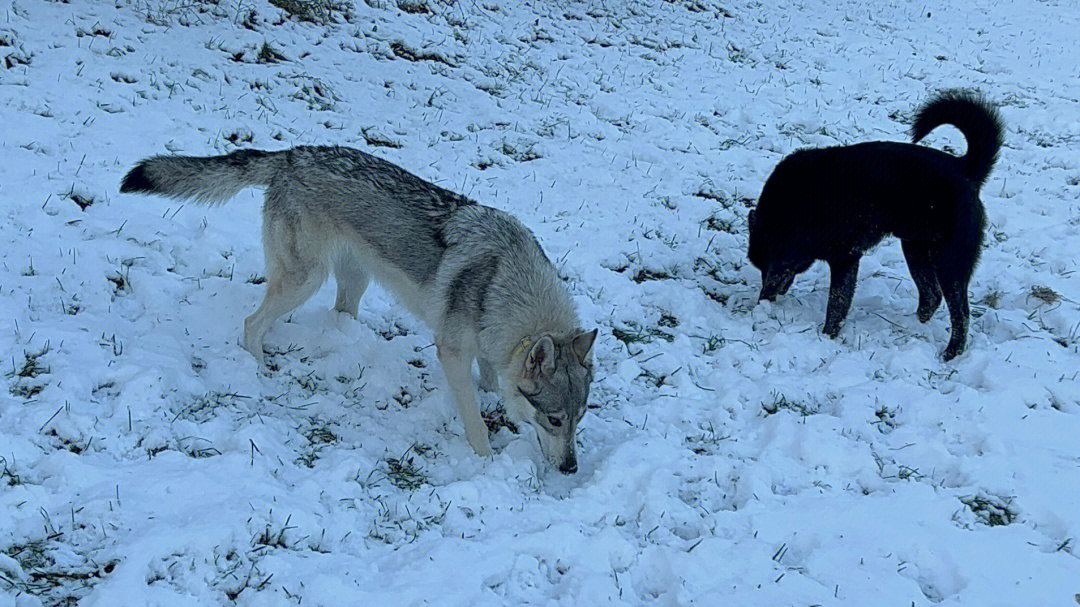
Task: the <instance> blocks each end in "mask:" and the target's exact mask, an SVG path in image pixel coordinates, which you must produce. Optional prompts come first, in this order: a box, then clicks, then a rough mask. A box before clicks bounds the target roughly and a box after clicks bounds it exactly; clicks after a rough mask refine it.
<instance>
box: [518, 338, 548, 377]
mask: <svg viewBox="0 0 1080 607" xmlns="http://www.w3.org/2000/svg"><path fill="white" fill-rule="evenodd" d="M525 372H526V374H527V375H528V376H529V377H536V376H538V375H551V374H552V373H554V372H555V342H553V341H551V337H550V336H549V335H545V336H543V337H541V338H540V340H539V341H537V342H536V344H535V345H534V346H533V347H532V350H529V355H528V356H526V357H525Z"/></svg>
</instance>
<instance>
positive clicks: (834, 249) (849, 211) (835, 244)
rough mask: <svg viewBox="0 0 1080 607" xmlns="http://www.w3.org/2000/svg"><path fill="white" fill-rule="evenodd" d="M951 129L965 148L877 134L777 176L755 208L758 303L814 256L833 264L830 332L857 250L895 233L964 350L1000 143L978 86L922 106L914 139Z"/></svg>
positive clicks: (801, 154)
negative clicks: (970, 289) (986, 198)
mask: <svg viewBox="0 0 1080 607" xmlns="http://www.w3.org/2000/svg"><path fill="white" fill-rule="evenodd" d="M942 124H952V125H954V126H956V127H957V128H958V129H959V130H960V131H961V132H962V133H963V134H964V136H965V138H966V139H967V143H968V151H967V153H966V154H965V155H964V156H961V157H956V156H953V155H951V154H947V153H945V152H941V151H939V150H935V149H932V148H928V147H924V146H920V145H915V144H912V143H902V142H886V141H875V142H869V143H860V144H855V145H850V146H840V147H831V148H820V149H807V150H799V151H797V152H794V153H792V154H790V155H789V156H787V157H786V158H784V159H783V160H782V161H781V162H780V163H779V164H778V165H777V167H776V169H775V170H774V171H773V173H772V174H771V175H770V176H769V178H768V180H767V181H766V182H765V186H764V188H763V189H762V192H761V197H760V198H759V200H758V205H757V207H756V208H755V209H754V210H753V211H751V215H750V243H749V251H748V255H749V257H750V261H751V262H752V263H753V264H754V265H755V266H756V267H757V268H758V269H759V270H761V273H762V289H761V296H760V297H761V299H773V298H775V296H776V295H782V294H783V293H784V292H785V291H786V290H787V288H788V287H789V286H790V284H791V281H792V279H793V277H794V276H795V275H796V274H798V273H800V272H802V271H805V270H806V269H807V268H808V267H809V266H810V264H811V263H812V262H813V261H814V260H824V261H826V262H828V264H829V268H830V281H831V284H830V294H829V310H828V313H827V315H826V323H825V327H824V331H825V332H826V333H827V334H829V335H831V336H834V337H835V335H836V334H837V333H838V332H839V328H840V323H841V322H842V321H843V319H844V317H845V316H846V315H847V310H848V307H849V305H850V299H851V294H852V293H853V292H854V279H855V274H856V272H857V270H858V262H859V258H860V256H861V255H862V254H863V253H864V252H865V251H867V250H868V249H869V248H870V247H872V246H874V245H875V244H877V243H878V242H880V241H881V239H882V238H884V237H885V236H886V235H889V234H893V235H895V236H897V237H898V238H899V239H900V240H901V242H902V244H903V247H904V255H905V258H906V259H907V261H908V266H909V268H910V269H911V271H912V277H913V278H914V279H915V282H916V285H917V286H918V287H919V292H920V303H919V310H918V313H919V318H920V320H923V321H924V322H925V320H926V319H928V318H929V317H930V315H932V314H933V311H934V310H935V309H936V308H937V306H938V305H939V303H940V300H941V298H942V295H943V294H944V296H945V298H946V301H947V302H948V303H949V311H950V314H951V316H952V321H953V336H952V339H951V340H950V342H949V346H948V347H947V348H946V351H945V357H946V359H948V358H952V357H953V356H955V355H956V354H958V353H959V351H960V350H961V349H962V348H963V341H964V335H965V334H966V326H967V316H968V313H967V284H968V282H969V281H970V278H971V274H972V270H973V269H974V267H975V264H976V262H977V261H978V255H979V250H980V247H981V244H982V236H983V232H984V230H985V224H986V218H985V213H984V211H983V207H982V203H981V202H980V201H979V188H980V187H981V185H982V184H983V182H985V180H986V177H987V175H988V174H989V172H990V169H991V168H992V166H993V163H994V161H995V159H996V157H997V153H998V150H999V149H1000V147H1001V140H1002V126H1001V122H1000V119H999V118H998V116H997V113H996V111H995V110H994V109H993V107H992V106H990V105H989V104H988V103H986V102H985V101H984V100H982V99H981V98H980V97H978V96H976V95H973V94H971V93H964V92H957V91H948V92H945V93H943V94H941V95H938V96H937V97H935V98H934V99H932V100H931V101H930V102H928V103H927V104H925V105H924V106H923V107H922V108H920V110H919V112H918V114H917V116H916V119H915V124H914V126H913V128H912V136H913V138H914V140H915V141H918V140H919V139H921V138H922V137H924V136H925V135H926V134H927V133H929V132H930V131H931V130H933V129H934V128H936V127H937V126H940V125H942Z"/></svg>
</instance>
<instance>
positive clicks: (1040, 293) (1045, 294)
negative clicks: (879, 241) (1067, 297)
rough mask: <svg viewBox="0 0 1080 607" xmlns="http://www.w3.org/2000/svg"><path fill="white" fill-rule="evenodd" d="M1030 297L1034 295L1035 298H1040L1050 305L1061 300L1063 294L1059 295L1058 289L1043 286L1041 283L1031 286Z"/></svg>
mask: <svg viewBox="0 0 1080 607" xmlns="http://www.w3.org/2000/svg"><path fill="white" fill-rule="evenodd" d="M1029 297H1034V298H1035V299H1038V300H1039V301H1041V302H1043V303H1045V304H1049V305H1053V304H1056V303H1057V302H1059V301H1061V295H1058V293H1057V291H1055V290H1053V289H1051V288H1050V287H1043V286H1040V285H1033V286H1032V287H1031V293H1029Z"/></svg>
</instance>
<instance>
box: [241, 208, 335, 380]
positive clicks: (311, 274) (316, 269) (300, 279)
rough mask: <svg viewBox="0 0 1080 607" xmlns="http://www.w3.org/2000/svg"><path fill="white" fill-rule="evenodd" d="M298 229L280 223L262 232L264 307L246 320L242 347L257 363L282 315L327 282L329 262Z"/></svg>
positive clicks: (273, 224) (285, 223)
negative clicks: (264, 255) (264, 281)
mask: <svg viewBox="0 0 1080 607" xmlns="http://www.w3.org/2000/svg"><path fill="white" fill-rule="evenodd" d="M303 237H304V235H303V234H302V233H299V229H298V227H297V226H293V225H289V224H288V223H287V222H286V221H279V222H275V223H271V224H269V225H267V226H266V227H265V229H264V231H263V248H264V249H265V251H266V274H267V279H266V294H265V295H264V296H263V301H262V304H261V305H260V306H259V309H258V310H255V313H254V314H252V315H251V316H248V317H247V318H246V319H244V337H243V339H242V341H241V344H240V345H241V346H243V347H244V349H245V350H247V351H248V352H250V353H251V355H252V356H254V357H255V359H256V360H259V361H262V360H263V351H262V345H263V337H264V336H265V335H266V331H267V330H269V329H270V325H271V324H272V323H273V322H274V321H275V320H276V319H277V318H278V317H279V316H281V315H282V314H286V313H288V312H290V311H292V310H294V309H295V308H296V307H297V306H299V305H300V304H302V303H304V302H305V301H307V300H308V298H309V297H311V296H312V295H313V294H314V293H315V291H317V290H318V289H319V286H320V285H322V283H323V282H324V281H325V280H326V275H327V270H326V261H325V259H324V258H323V257H321V256H320V253H321V251H318V250H315V249H312V248H310V243H308V242H306V241H305V240H304V238H303Z"/></svg>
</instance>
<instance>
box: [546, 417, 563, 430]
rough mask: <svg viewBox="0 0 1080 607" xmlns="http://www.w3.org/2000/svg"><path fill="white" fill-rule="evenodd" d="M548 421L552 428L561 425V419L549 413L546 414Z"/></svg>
mask: <svg viewBox="0 0 1080 607" xmlns="http://www.w3.org/2000/svg"><path fill="white" fill-rule="evenodd" d="M548 423H549V424H551V427H552V428H558V427H559V426H561V425H562V420H561V419H559V418H557V417H555V416H554V415H549V416H548Z"/></svg>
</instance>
